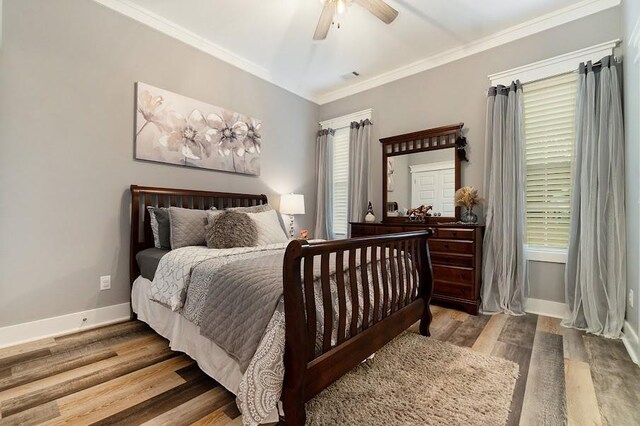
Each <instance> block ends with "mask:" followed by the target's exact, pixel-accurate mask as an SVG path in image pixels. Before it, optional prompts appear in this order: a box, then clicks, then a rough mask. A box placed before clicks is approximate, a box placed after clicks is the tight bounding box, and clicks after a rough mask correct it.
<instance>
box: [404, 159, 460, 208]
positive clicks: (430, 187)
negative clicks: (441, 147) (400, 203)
mask: <svg viewBox="0 0 640 426" xmlns="http://www.w3.org/2000/svg"><path fill="white" fill-rule="evenodd" d="M410 171H411V205H412V206H413V207H418V206H422V205H425V204H426V205H429V206H431V207H432V213H433V214H434V215H438V216H454V215H455V206H454V204H453V200H454V193H455V185H456V182H455V166H454V164H453V163H452V162H449V161H447V162H441V163H431V164H418V165H415V166H410Z"/></svg>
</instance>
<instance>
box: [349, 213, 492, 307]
mask: <svg viewBox="0 0 640 426" xmlns="http://www.w3.org/2000/svg"><path fill="white" fill-rule="evenodd" d="M423 228H433V229H434V234H433V237H431V238H430V239H429V251H430V253H431V263H432V265H433V284H434V288H433V299H432V301H433V302H434V303H435V304H442V305H446V306H454V307H458V308H461V309H463V310H464V311H465V312H468V313H470V314H473V315H477V314H478V309H479V307H480V288H481V287H482V236H483V232H484V227H483V226H480V225H464V224H438V223H434V224H424V223H397V222H396V223H364V222H351V236H352V237H364V236H369V235H380V234H393V233H397V232H408V231H416V230H418V229H423Z"/></svg>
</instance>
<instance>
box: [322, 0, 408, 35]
mask: <svg viewBox="0 0 640 426" xmlns="http://www.w3.org/2000/svg"><path fill="white" fill-rule="evenodd" d="M320 2H321V3H322V4H324V8H323V9H322V14H321V15H320V20H319V21H318V26H317V27H316V32H315V34H314V35H313V39H314V40H324V39H325V38H327V34H328V33H329V28H331V24H332V23H333V21H334V18H335V17H336V15H338V14H341V13H343V12H344V11H345V10H346V9H347V7H349V6H350V5H351V3H352V2H354V3H357V4H359V5H360V6H362V7H364V8H365V9H367V10H368V11H369V12H371V13H373V14H374V15H375V16H376V17H378V19H380V20H381V21H382V22H384V23H385V24H390V23H392V22H393V21H394V19H396V18H397V17H398V11H397V10H395V9H394V8H392V7H391V6H389V5H388V4H387V3H385V2H384V1H383V0H320Z"/></svg>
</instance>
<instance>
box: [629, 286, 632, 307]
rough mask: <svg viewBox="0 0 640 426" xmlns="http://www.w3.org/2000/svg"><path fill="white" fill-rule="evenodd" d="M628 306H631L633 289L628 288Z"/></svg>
mask: <svg viewBox="0 0 640 426" xmlns="http://www.w3.org/2000/svg"><path fill="white" fill-rule="evenodd" d="M629 307H630V308H633V289H632V288H630V289H629Z"/></svg>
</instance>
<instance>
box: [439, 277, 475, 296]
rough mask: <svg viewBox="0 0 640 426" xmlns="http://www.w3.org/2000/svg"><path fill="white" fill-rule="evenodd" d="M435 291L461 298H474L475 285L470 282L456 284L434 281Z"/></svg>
mask: <svg viewBox="0 0 640 426" xmlns="http://www.w3.org/2000/svg"><path fill="white" fill-rule="evenodd" d="M433 293H434V294H436V295H438V294H442V295H446V296H453V297H458V298H461V299H473V297H474V296H473V287H472V286H470V285H468V284H456V283H452V282H448V281H438V280H434V281H433Z"/></svg>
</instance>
